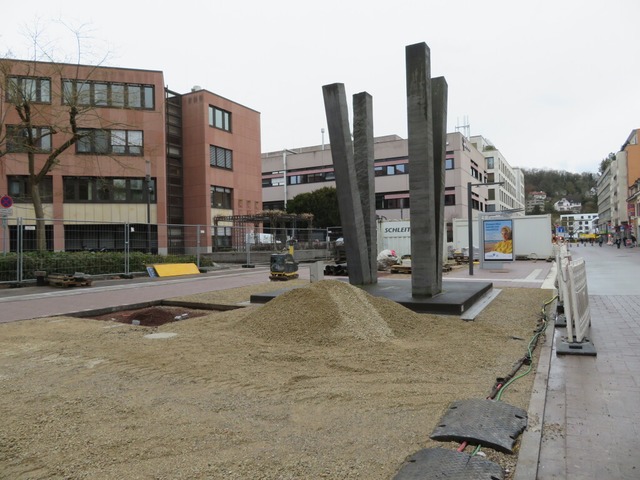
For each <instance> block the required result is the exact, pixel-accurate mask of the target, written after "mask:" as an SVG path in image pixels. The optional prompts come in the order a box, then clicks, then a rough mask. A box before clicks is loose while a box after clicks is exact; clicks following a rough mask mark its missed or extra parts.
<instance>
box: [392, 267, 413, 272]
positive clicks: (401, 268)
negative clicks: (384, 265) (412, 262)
mask: <svg viewBox="0 0 640 480" xmlns="http://www.w3.org/2000/svg"><path fill="white" fill-rule="evenodd" d="M389 271H390V272H391V273H411V267H407V266H404V265H392V266H391V268H390V269H389Z"/></svg>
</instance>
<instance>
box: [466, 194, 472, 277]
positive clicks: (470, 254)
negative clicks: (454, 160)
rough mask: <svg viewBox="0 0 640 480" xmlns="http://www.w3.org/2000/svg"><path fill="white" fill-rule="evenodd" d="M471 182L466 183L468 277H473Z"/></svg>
mask: <svg viewBox="0 0 640 480" xmlns="http://www.w3.org/2000/svg"><path fill="white" fill-rule="evenodd" d="M471 202H472V199H471V182H467V218H468V220H467V224H468V229H467V230H469V275H473V207H472V205H471Z"/></svg>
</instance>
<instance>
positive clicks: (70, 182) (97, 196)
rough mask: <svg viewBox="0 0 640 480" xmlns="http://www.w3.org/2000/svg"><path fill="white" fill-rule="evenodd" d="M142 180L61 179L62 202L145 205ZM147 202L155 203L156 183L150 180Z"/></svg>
mask: <svg viewBox="0 0 640 480" xmlns="http://www.w3.org/2000/svg"><path fill="white" fill-rule="evenodd" d="M146 183H147V181H146V179H144V178H102V177H63V178H62V185H63V190H64V201H65V202H69V203H85V202H89V203H146V201H147V196H146V193H147V192H146V191H145V190H147V188H146V187H147V185H146ZM148 193H149V201H150V202H151V203H155V202H156V181H155V179H153V178H152V179H150V182H149V188H148Z"/></svg>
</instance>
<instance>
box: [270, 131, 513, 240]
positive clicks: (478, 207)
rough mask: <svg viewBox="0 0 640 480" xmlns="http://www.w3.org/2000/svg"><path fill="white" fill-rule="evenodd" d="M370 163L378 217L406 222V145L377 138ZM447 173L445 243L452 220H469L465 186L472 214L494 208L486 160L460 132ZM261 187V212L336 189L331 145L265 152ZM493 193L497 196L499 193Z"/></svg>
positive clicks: (450, 140)
mask: <svg viewBox="0 0 640 480" xmlns="http://www.w3.org/2000/svg"><path fill="white" fill-rule="evenodd" d="M374 159H375V165H374V169H375V192H376V214H377V215H378V216H379V217H383V218H386V219H388V220H406V219H409V218H410V198H409V173H410V172H409V167H410V166H409V158H408V142H407V140H406V139H403V138H400V137H399V136H397V135H389V136H384V137H377V138H376V139H375V140H374ZM445 171H446V172H445V221H446V222H447V226H448V228H447V230H448V235H449V240H452V232H451V226H452V223H453V219H454V218H467V215H468V203H469V202H468V200H467V198H468V188H467V186H468V184H469V183H471V184H472V185H473V187H472V189H471V190H472V193H471V197H472V198H471V204H472V211H473V213H474V215H475V214H476V213H477V212H486V211H487V207H488V205H490V204H493V203H491V200H490V199H489V194H488V191H489V190H488V187H487V186H486V185H477V184H483V183H487V180H488V176H487V168H486V159H485V156H484V155H483V154H482V153H481V152H480V151H479V150H478V149H476V148H475V147H474V146H473V144H472V143H471V142H470V141H469V140H468V139H467V138H466V137H465V136H464V135H463V134H462V133H460V132H456V133H448V134H447V146H446V158H445ZM518 177H519V176H518V175H515V174H514V175H513V178H512V180H513V182H512V183H510V184H509V186H508V188H509V189H510V192H511V193H510V194H509V195H508V196H507V195H504V196H503V195H502V194H501V193H498V194H496V195H494V196H497V197H498V198H507V197H509V198H510V197H511V196H512V194H513V193H514V192H515V191H516V190H519V189H520V187H519V186H516V185H517V182H518V181H522V180H521V179H520V180H517V178H518ZM285 178H286V181H285V180H284V179H285ZM522 183H524V182H522ZM262 187H263V202H264V208H265V209H283V208H284V207H285V203H286V200H288V199H289V200H290V199H292V198H293V197H295V196H296V195H299V194H301V193H307V192H311V191H314V190H317V189H319V188H322V187H335V173H334V169H333V161H332V157H331V150H330V145H328V146H325V145H316V146H311V147H302V148H293V149H291V150H289V149H287V150H280V151H275V152H267V153H263V154H262ZM497 191H498V192H501V190H500V189H498V190H497ZM522 191H524V186H522ZM500 205H501V206H502V205H503V204H502V203H501V204H500ZM513 205H516V203H513ZM518 205H521V204H518ZM510 206H511V205H510ZM518 208H520V207H518Z"/></svg>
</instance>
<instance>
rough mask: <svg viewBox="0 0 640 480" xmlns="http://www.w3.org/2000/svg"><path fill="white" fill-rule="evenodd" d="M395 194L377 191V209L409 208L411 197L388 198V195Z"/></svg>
mask: <svg viewBox="0 0 640 480" xmlns="http://www.w3.org/2000/svg"><path fill="white" fill-rule="evenodd" d="M389 195H390V196H393V195H394V194H392V193H390V192H387V193H376V209H377V210H393V209H397V210H400V209H404V208H409V204H410V202H409V200H410V199H409V197H402V198H386V197H387V196H389Z"/></svg>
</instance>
